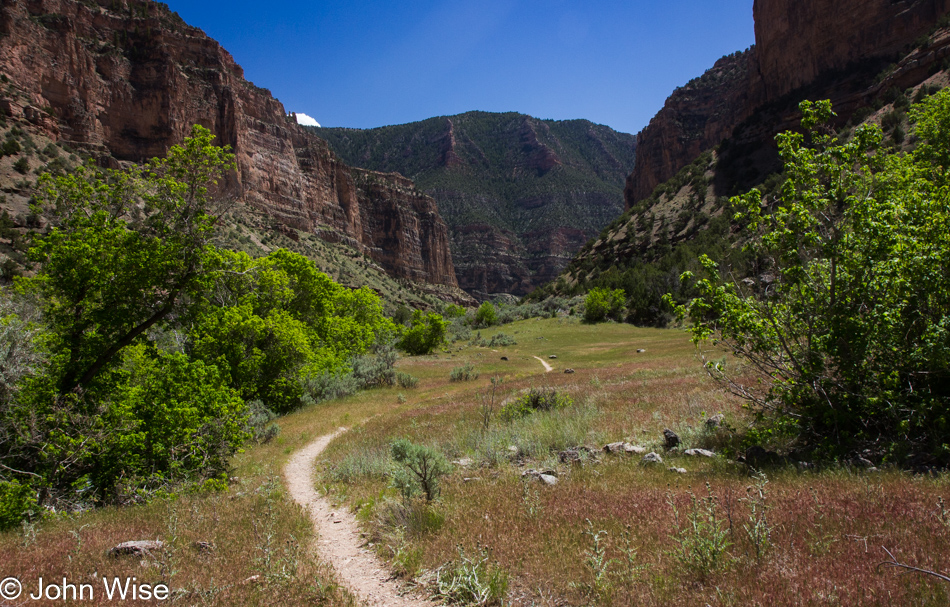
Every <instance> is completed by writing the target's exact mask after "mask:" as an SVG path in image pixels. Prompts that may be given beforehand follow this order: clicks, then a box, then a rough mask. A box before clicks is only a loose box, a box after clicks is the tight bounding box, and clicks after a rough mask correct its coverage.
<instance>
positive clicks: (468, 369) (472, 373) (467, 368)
mask: <svg viewBox="0 0 950 607" xmlns="http://www.w3.org/2000/svg"><path fill="white" fill-rule="evenodd" d="M473 379H478V371H476V370H475V366H474V365H471V364H468V365H464V366H461V367H455V368H454V369H452V372H451V373H450V374H449V381H471V380H473Z"/></svg>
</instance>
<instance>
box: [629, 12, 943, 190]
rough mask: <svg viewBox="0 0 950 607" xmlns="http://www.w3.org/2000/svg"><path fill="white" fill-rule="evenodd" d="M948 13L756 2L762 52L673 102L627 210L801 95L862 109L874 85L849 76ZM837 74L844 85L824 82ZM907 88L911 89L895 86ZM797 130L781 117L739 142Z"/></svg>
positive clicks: (646, 145)
mask: <svg viewBox="0 0 950 607" xmlns="http://www.w3.org/2000/svg"><path fill="white" fill-rule="evenodd" d="M948 11H950V0H834V1H833V0H755V4H754V6H753V13H754V16H755V46H754V47H753V48H751V49H750V50H748V51H746V52H745V53H741V54H738V55H733V56H731V57H726V58H723V59H721V60H720V61H719V62H717V63H716V65H715V66H714V67H713V68H712V69H711V70H709V71H708V72H706V74H704V75H703V76H702V77H700V78H697V79H695V80H694V81H692V82H690V83H689V84H688V85H686V86H685V87H682V88H681V89H678V90H677V91H676V92H674V93H673V95H671V96H670V98H669V99H668V100H667V102H666V104H665V105H664V107H663V109H662V110H660V112H659V113H658V114H657V115H656V116H655V117H654V118H653V120H651V121H650V124H649V126H647V127H646V128H645V129H644V130H643V131H642V132H641V133H640V134H639V135H638V138H637V144H638V147H637V160H636V165H635V167H634V171H633V173H631V175H630V177H629V178H628V180H627V186H626V189H625V200H626V204H627V207H628V208H629V207H630V206H631V205H633V204H634V203H636V202H637V201H639V200H641V199H643V198H646V197H647V196H649V195H650V193H651V192H652V191H653V189H654V188H655V187H656V186H657V185H659V184H660V183H663V182H664V181H666V180H668V179H670V178H671V177H672V176H673V175H675V174H676V172H677V171H678V170H679V169H681V168H682V167H684V166H686V165H687V164H689V163H690V162H691V161H692V160H693V159H694V158H696V156H698V155H699V153H700V152H702V151H703V150H706V149H709V148H712V147H714V146H716V145H717V144H719V143H720V142H721V141H723V140H724V139H726V138H728V137H730V136H731V135H732V134H733V131H734V129H735V128H736V127H737V126H739V125H740V124H741V123H743V121H745V120H747V119H748V118H750V117H751V116H753V114H755V113H756V112H757V111H758V110H760V109H761V108H763V107H765V106H767V105H769V104H773V103H775V102H777V101H778V100H780V99H781V98H783V97H784V96H786V95H789V94H792V96H794V92H795V91H803V90H804V89H805V88H808V87H811V88H810V89H809V90H808V96H810V97H812V98H831V99H832V101H833V102H834V103H835V107H836V108H837V109H839V110H840V109H844V110H845V111H847V109H848V108H849V107H850V108H851V109H853V108H854V107H857V106H858V105H860V104H861V100H860V99H859V97H860V96H861V95H862V94H863V92H862V91H868V90H871V89H873V86H874V83H873V82H865V81H860V78H861V77H858V76H855V75H854V74H849V75H844V74H845V72H846V71H847V70H848V68H851V67H852V66H854V65H855V64H858V63H861V62H867V61H869V60H873V59H875V58H883V60H884V61H885V62H886V61H890V60H892V59H896V58H897V57H898V56H899V55H900V54H901V53H902V51H905V50H906V49H907V47H908V46H909V45H910V44H911V43H913V41H914V40H915V39H916V38H918V37H919V36H921V35H922V34H926V33H928V32H929V31H930V30H932V29H933V27H934V26H935V24H936V23H937V21H938V20H939V18H940V17H941V16H942V15H944V14H946V13H947V12H948ZM834 74H838V75H839V76H840V77H836V78H832V79H830V80H829V81H828V82H824V81H823V80H822V77H824V76H827V75H834ZM910 83H913V79H911V80H897V81H895V82H894V84H900V85H903V86H908V84H910ZM786 114H788V115H786ZM794 121H795V112H794V111H792V112H791V113H790V114H789V113H788V112H785V111H784V110H777V111H776V113H774V115H772V116H769V117H768V118H767V119H765V120H763V121H760V122H762V124H759V125H756V126H755V127H754V128H752V129H746V131H745V132H744V133H743V134H742V138H743V139H745V140H749V139H750V138H754V137H759V138H764V139H766V140H768V139H770V138H771V137H772V136H773V135H774V134H775V132H777V131H779V130H781V129H782V128H787V127H788V126H791V125H792V124H794Z"/></svg>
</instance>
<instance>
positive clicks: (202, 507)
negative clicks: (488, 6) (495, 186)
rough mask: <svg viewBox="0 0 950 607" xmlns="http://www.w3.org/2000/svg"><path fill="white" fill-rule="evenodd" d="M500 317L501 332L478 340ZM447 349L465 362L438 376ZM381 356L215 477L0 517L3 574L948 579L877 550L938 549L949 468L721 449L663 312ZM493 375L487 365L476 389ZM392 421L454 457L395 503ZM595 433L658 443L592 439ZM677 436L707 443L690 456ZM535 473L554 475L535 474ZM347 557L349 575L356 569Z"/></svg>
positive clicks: (844, 592)
mask: <svg viewBox="0 0 950 607" xmlns="http://www.w3.org/2000/svg"><path fill="white" fill-rule="evenodd" d="M499 332H503V333H505V334H507V335H508V336H510V337H511V338H512V339H513V340H514V341H516V342H517V343H516V344H514V345H510V346H505V347H496V348H488V347H484V346H480V345H475V339H474V338H480V339H487V338H490V337H491V336H492V335H494V334H496V333H499ZM504 359H507V360H504ZM538 359H540V360H541V362H544V363H547V365H549V366H550V367H551V370H550V371H547V370H546V369H545V368H544V367H543V366H542V365H541V364H539V360H538ZM731 363H734V361H731ZM466 365H472V369H473V370H474V371H476V372H478V373H479V376H478V378H477V379H474V380H471V381H451V380H450V374H451V372H452V370H453V369H456V368H458V367H464V366H466ZM397 366H398V368H399V370H400V371H403V372H406V373H410V374H411V375H413V376H415V377H417V378H418V380H419V381H418V385H417V386H416V387H414V388H408V389H407V388H400V387H393V388H384V389H376V390H370V391H365V392H362V393H359V394H356V395H353V396H351V397H348V398H345V399H340V400H337V401H331V402H327V403H323V404H321V405H318V406H315V407H311V408H307V409H303V410H300V411H298V412H296V413H293V414H291V415H288V416H286V417H283V418H280V419H279V420H278V421H279V423H280V426H281V432H280V434H279V436H278V437H277V438H275V439H274V440H272V441H270V442H269V443H266V444H263V445H255V446H249V447H248V448H247V449H246V451H245V452H244V453H242V454H240V455H239V456H238V457H237V459H236V461H235V471H234V475H233V478H232V479H231V482H230V486H229V487H228V489H227V490H225V491H215V492H208V493H200V492H199V493H191V494H183V495H176V496H167V497H165V498H157V499H153V500H151V501H149V502H148V503H144V504H138V505H134V504H130V505H128V506H126V507H122V508H104V509H99V510H94V511H89V512H84V513H80V514H71V515H62V516H57V517H54V518H52V519H50V520H46V521H42V522H38V523H35V524H33V525H25V526H24V527H23V528H21V529H19V530H17V531H14V532H8V533H5V534H2V535H0V563H2V564H3V565H2V567H0V569H2V570H0V577H4V578H5V577H7V576H17V577H19V579H20V580H21V581H22V582H23V585H24V588H26V589H30V588H35V587H36V586H35V584H36V581H37V580H38V578H39V577H44V578H45V579H47V580H49V579H56V580H61V579H63V578H66V579H67V580H68V581H70V582H81V581H87V580H95V579H98V578H101V577H103V576H109V577H112V576H119V577H122V576H135V577H137V579H138V580H145V581H148V582H150V583H159V582H163V583H167V584H168V585H169V587H170V588H171V589H172V602H174V603H178V604H183V605H304V604H322V605H333V606H337V605H357V604H376V605H390V604H410V605H411V604H426V603H425V602H424V601H426V600H441V599H438V598H433V595H434V594H435V593H436V592H437V591H438V589H439V579H440V578H441V579H442V581H443V584H442V587H443V589H444V588H445V586H446V583H445V582H446V579H447V576H449V575H450V574H452V573H453V572H457V571H459V570H460V569H464V566H466V564H468V566H470V569H472V568H476V565H477V566H478V567H480V571H481V574H483V578H482V580H483V582H485V583H487V581H490V580H495V581H503V582H505V583H506V592H505V594H504V604H506V605H507V604H511V605H538V606H542V605H551V606H553V605H594V604H596V605H651V606H652V605H656V606H659V605H663V606H680V605H682V606H684V607H686V606H693V605H712V606H720V605H722V606H725V605H735V606H740V605H742V606H746V605H816V606H817V605H848V606H853V605H856V606H865V605H867V606H871V605H875V606H876V605H880V606H884V605H920V606H930V605H933V606H937V605H946V604H947V603H948V600H950V584H947V583H944V582H942V581H941V580H939V579H937V578H932V577H929V576H923V575H917V574H909V575H900V574H899V573H898V572H896V571H894V570H892V569H890V568H888V567H882V566H881V563H883V562H885V561H887V560H889V557H888V555H887V554H886V553H885V552H884V549H885V548H886V549H888V550H890V551H891V552H892V553H893V554H894V556H895V557H896V558H897V559H898V560H899V561H900V562H902V563H906V564H910V565H913V566H917V567H920V568H923V569H929V570H932V571H938V572H940V571H942V572H946V570H947V569H948V568H950V509H948V508H947V504H948V503H950V478H948V476H947V475H946V474H940V475H913V474H909V473H905V472H901V471H898V470H891V469H884V468H882V469H881V470H866V469H858V468H854V467H850V466H844V465H841V466H828V467H825V468H821V469H817V470H816V469H804V470H803V469H800V468H798V467H794V466H786V467H778V468H769V469H766V470H765V471H764V476H763V475H757V474H754V473H753V472H752V471H750V469H749V468H748V467H746V466H745V465H744V464H737V463H734V462H733V461H732V460H733V456H732V455H729V454H727V449H728V448H729V447H730V445H731V442H730V441H732V440H733V439H732V438H731V431H730V430H729V428H737V429H741V428H744V427H746V426H747V425H748V421H749V418H748V414H747V412H746V411H745V410H744V409H743V408H742V407H741V402H739V401H738V400H736V399H734V398H733V397H732V396H731V395H729V394H728V393H726V392H725V391H723V390H722V389H721V388H720V387H719V386H718V385H716V384H715V383H714V382H712V381H711V380H710V379H709V378H708V377H707V376H706V374H705V372H704V371H703V369H702V367H701V365H700V363H699V361H698V359H697V358H696V353H695V349H694V347H693V346H692V344H690V342H689V339H688V336H687V335H686V334H685V333H683V332H682V331H678V330H656V329H639V328H635V327H632V326H630V325H619V324H612V323H608V324H600V325H585V324H581V323H580V322H578V321H577V319H574V318H556V319H532V320H527V321H521V322H518V323H514V324H511V325H505V326H503V327H495V328H492V329H491V330H484V331H482V332H481V335H477V334H476V335H474V336H473V341H472V342H468V343H463V342H458V343H456V344H454V345H452V346H449V347H447V349H446V350H445V351H442V352H439V353H438V354H436V355H432V356H423V357H408V358H403V359H401V360H400V361H399V362H398V363H397ZM569 370H572V371H573V372H567V371H569ZM493 377H497V378H501V383H496V384H495V394H494V398H492V385H493V384H492V382H491V378H493ZM532 388H534V389H545V390H556V391H557V392H558V393H560V394H562V395H566V396H569V397H570V398H571V400H572V402H573V404H571V405H570V406H566V407H563V408H561V409H559V410H556V411H549V412H537V413H534V414H532V415H529V416H526V417H524V418H521V419H516V420H513V421H508V422H506V421H503V420H502V419H501V417H500V416H499V410H500V406H501V403H502V402H505V401H507V400H509V399H513V398H517V397H518V396H519V395H520V394H523V393H524V391H525V390H529V389H532ZM718 413H722V414H723V415H724V418H725V426H724V427H723V428H720V429H718V430H710V429H709V427H708V426H707V424H706V420H708V419H709V418H710V417H712V416H714V415H716V414H718ZM340 428H346V429H347V430H346V431H345V432H339V429H340ZM666 428H670V429H672V430H674V431H676V432H677V434H678V435H679V437H680V439H681V441H682V444H681V445H680V447H679V448H678V449H675V450H671V451H667V450H665V449H664V448H663V440H664V439H663V430H664V429H666ZM396 438H408V439H410V440H412V441H414V442H417V443H422V444H427V445H429V446H431V447H433V448H436V449H438V450H440V451H441V452H442V453H443V454H444V455H445V456H446V457H447V458H448V459H449V460H453V461H454V462H456V463H455V465H454V466H453V470H452V472H450V473H449V474H448V475H447V476H445V477H444V479H443V481H442V485H441V495H440V497H439V498H438V499H437V500H436V501H434V502H432V503H425V502H424V501H422V500H408V501H407V500H405V499H403V498H402V497H400V495H399V493H398V492H397V491H396V490H395V489H393V488H391V473H392V472H393V470H394V466H395V463H394V462H393V461H392V459H391V455H390V444H391V443H392V441H393V440H394V439H396ZM331 439H332V440H331ZM614 442H626V443H628V444H630V445H631V446H637V447H643V448H644V449H646V450H647V451H655V452H657V453H658V454H660V455H661V457H662V458H663V460H664V461H663V463H662V464H654V465H644V464H643V463H641V460H642V458H643V454H638V453H632V452H631V453H626V452H625V453H622V454H610V453H606V452H604V450H603V447H604V445H606V444H608V443H614ZM690 447H705V448H708V449H710V450H712V451H714V452H717V453H718V454H719V455H718V456H717V457H714V458H704V457H690V456H688V455H686V454H685V450H686V449H688V448H690ZM571 453H573V454H576V456H577V458H576V459H573V456H572V455H571ZM671 468H672V469H673V470H671ZM541 472H544V473H548V475H549V476H553V477H554V478H555V479H556V482H555V483H554V484H551V485H549V484H547V483H545V482H542V481H541V480H540V473H541ZM301 504H302V505H301ZM315 505H316V506H317V507H316V508H314V507H313V506H315ZM315 520H316V522H317V523H318V525H317V527H316V528H315V526H314V521H315ZM338 520H339V521H341V522H340V523H337V522H335V521H338ZM144 539H160V540H162V541H163V542H164V548H163V549H162V550H161V551H158V552H155V553H151V554H144V555H139V556H135V557H118V558H116V557H110V556H109V550H110V549H111V548H112V547H113V546H115V545H117V544H119V543H120V542H124V541H129V540H144ZM374 553H375V554H374ZM369 557H374V558H377V559H379V560H378V561H372V560H368V559H369ZM707 557H708V558H707ZM704 559H706V560H704ZM347 561H350V562H349V563H347V564H346V565H344V566H338V565H337V563H340V562H344V563H346V562H347ZM361 561H362V564H360V562H361ZM354 563H355V567H356V570H357V573H356V574H355V575H356V577H357V579H358V580H363V581H362V582H360V581H357V583H355V584H354V583H353V579H354V577H353V575H354V574H352V572H348V571H347V566H351V565H353V564H354ZM393 582H397V583H396V584H393ZM387 586H388V587H389V588H390V590H385V589H384V588H385V587H387ZM407 589H414V591H415V592H416V593H417V595H411V594H410V595H406V594H405V592H406V590H407ZM97 590H99V587H98V586H97ZM387 593H389V594H387ZM387 596H388V597H389V598H386V597H387ZM412 597H418V598H412ZM394 601H403V602H402V603H399V602H394ZM107 602H108V601H107V600H106V599H105V597H104V596H99V595H96V597H95V600H94V601H92V603H93V604H97V603H102V604H105V603H107ZM36 604H42V602H36ZM51 604H52V602H51Z"/></svg>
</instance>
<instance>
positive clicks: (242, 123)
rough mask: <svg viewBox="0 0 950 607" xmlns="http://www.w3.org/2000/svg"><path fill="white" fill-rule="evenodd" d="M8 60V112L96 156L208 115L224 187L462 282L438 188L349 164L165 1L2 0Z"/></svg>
mask: <svg viewBox="0 0 950 607" xmlns="http://www.w3.org/2000/svg"><path fill="white" fill-rule="evenodd" d="M0 71H2V73H3V74H4V75H5V76H6V77H7V78H8V79H9V80H10V81H11V83H10V84H9V85H8V87H7V88H6V90H5V91H4V93H3V97H4V98H3V100H2V101H3V105H4V107H6V108H8V111H10V112H11V113H22V114H23V116H25V117H26V118H27V119H30V120H31V121H32V122H34V123H35V124H36V125H37V126H39V127H41V128H43V129H44V130H45V131H46V132H47V133H48V134H49V135H50V136H51V137H52V138H53V139H54V140H56V141H59V142H62V143H66V144H68V145H70V146H72V147H74V148H78V149H82V150H85V151H88V152H90V153H91V154H92V155H93V156H94V157H96V158H98V159H99V161H100V163H101V164H105V165H112V166H118V165H119V162H120V161H130V162H142V161H145V160H147V159H149V158H151V157H154V156H161V155H163V154H164V153H165V151H166V150H167V149H168V148H169V146H171V145H173V144H175V143H179V142H181V141H182V139H183V138H184V137H185V136H186V135H187V134H188V133H189V132H190V130H191V126H192V125H193V124H201V125H202V126H205V127H207V128H208V129H210V130H211V131H212V132H213V133H214V134H215V135H216V136H217V139H216V143H218V144H219V145H225V144H226V145H230V146H231V147H232V149H233V151H234V153H235V155H236V162H237V169H236V171H235V172H234V173H233V174H232V175H230V176H229V178H228V183H227V186H226V187H227V189H228V190H229V191H230V193H231V194H232V195H235V196H237V197H238V198H240V199H242V200H243V201H244V202H245V203H246V204H248V205H251V206H253V207H256V208H258V209H260V210H262V211H264V212H265V213H267V214H269V215H271V216H272V217H273V218H274V219H275V220H276V221H277V222H279V223H281V224H283V225H285V226H287V227H290V228H295V229H298V230H303V231H314V232H319V233H320V234H321V235H328V237H330V238H337V239H339V240H342V241H346V242H347V243H348V244H351V245H353V246H355V247H356V248H358V249H359V250H361V251H362V252H363V253H365V254H367V255H369V256H370V257H371V258H373V259H374V260H375V261H377V262H378V263H379V264H380V265H382V266H383V267H384V268H385V269H386V270H387V271H388V272H389V273H390V274H392V275H394V276H397V277H401V278H406V279H409V280H412V281H417V282H427V283H433V284H439V285H446V286H449V287H456V286H457V282H456V278H455V270H454V267H453V264H452V258H451V253H450V250H449V245H448V241H449V239H448V229H447V227H446V224H445V222H444V221H443V220H442V218H441V217H440V215H439V212H438V208H437V205H436V203H435V201H434V200H433V199H432V198H431V197H429V196H426V195H425V194H423V193H422V192H421V191H419V190H418V189H416V188H415V187H414V185H413V184H412V182H410V181H408V180H406V179H403V178H401V177H399V176H398V175H392V174H385V173H373V172H369V171H363V170H359V169H353V168H351V167H349V166H347V165H345V164H344V163H343V162H342V161H341V160H339V159H338V158H337V157H336V156H335V155H334V154H333V153H332V152H331V151H330V149H329V147H328V146H327V144H326V142H325V141H323V140H322V139H320V138H319V137H317V136H315V135H314V134H312V133H311V132H309V131H307V130H306V129H304V128H302V127H300V126H298V125H297V124H296V121H295V120H294V119H293V117H289V116H287V115H286V112H285V110H284V107H283V105H282V104H281V103H280V102H279V101H277V100H276V99H274V97H273V96H272V95H271V94H270V92H269V91H267V90H265V89H261V88H258V87H256V86H255V85H253V84H252V83H250V82H248V81H247V80H245V78H244V73H243V70H242V69H241V67H240V66H238V65H237V64H236V63H235V61H234V59H233V58H232V57H231V55H230V54H229V53H228V52H227V51H226V50H225V49H223V48H222V47H221V46H220V45H219V44H218V43H217V42H215V41H214V40H212V39H211V38H209V37H208V36H206V35H205V34H204V33H203V32H202V31H201V30H200V29H197V28H194V27H190V26H188V25H187V24H185V23H184V22H183V21H182V20H181V19H180V18H179V17H178V15H177V14H175V13H172V12H170V11H169V10H168V8H167V6H165V5H163V4H161V3H156V2H149V1H143V0H84V1H76V0H4V2H3V4H2V9H0Z"/></svg>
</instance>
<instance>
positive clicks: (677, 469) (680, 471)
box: [669, 467, 686, 474]
mask: <svg viewBox="0 0 950 607" xmlns="http://www.w3.org/2000/svg"><path fill="white" fill-rule="evenodd" d="M669 471H670V472H675V473H677V474H686V468H676V467H673V468H670V469H669Z"/></svg>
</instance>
